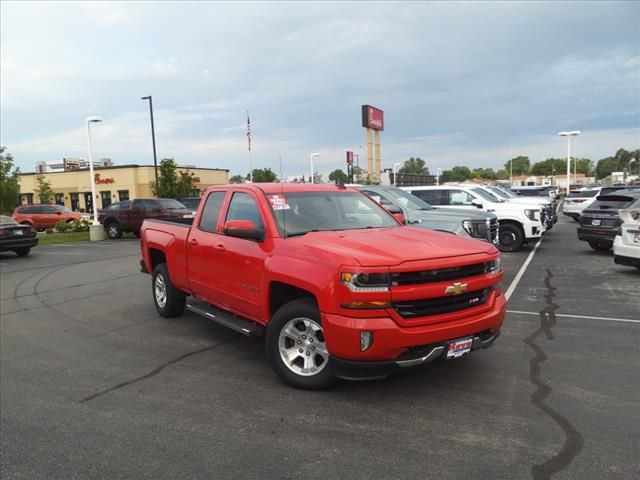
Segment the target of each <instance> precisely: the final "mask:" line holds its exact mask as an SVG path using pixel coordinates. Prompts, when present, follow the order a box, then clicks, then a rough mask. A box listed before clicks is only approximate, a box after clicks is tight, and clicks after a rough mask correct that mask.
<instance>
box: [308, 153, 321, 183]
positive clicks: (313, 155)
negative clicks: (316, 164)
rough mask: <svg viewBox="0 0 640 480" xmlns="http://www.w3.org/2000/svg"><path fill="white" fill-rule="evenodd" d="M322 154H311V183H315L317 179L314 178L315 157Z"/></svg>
mask: <svg viewBox="0 0 640 480" xmlns="http://www.w3.org/2000/svg"><path fill="white" fill-rule="evenodd" d="M319 156H320V154H319V153H312V154H311V156H310V160H311V183H315V181H314V180H315V179H314V178H313V177H314V176H315V175H314V174H313V157H319Z"/></svg>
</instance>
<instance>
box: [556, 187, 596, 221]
mask: <svg viewBox="0 0 640 480" xmlns="http://www.w3.org/2000/svg"><path fill="white" fill-rule="evenodd" d="M600 190H601V189H600V188H583V189H580V190H571V191H570V192H569V195H567V198H565V199H564V203H563V204H562V214H563V215H566V216H567V217H571V218H573V219H574V220H575V221H576V222H578V221H580V215H582V211H583V210H584V209H586V208H587V207H588V206H589V205H591V204H592V203H593V202H594V201H595V200H596V197H597V196H598V195H600Z"/></svg>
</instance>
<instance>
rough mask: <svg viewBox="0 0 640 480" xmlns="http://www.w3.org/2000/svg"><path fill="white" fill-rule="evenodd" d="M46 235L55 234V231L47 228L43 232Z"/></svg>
mask: <svg viewBox="0 0 640 480" xmlns="http://www.w3.org/2000/svg"><path fill="white" fill-rule="evenodd" d="M45 232H46V233H55V230H54V229H53V228H47V229H46V230H45Z"/></svg>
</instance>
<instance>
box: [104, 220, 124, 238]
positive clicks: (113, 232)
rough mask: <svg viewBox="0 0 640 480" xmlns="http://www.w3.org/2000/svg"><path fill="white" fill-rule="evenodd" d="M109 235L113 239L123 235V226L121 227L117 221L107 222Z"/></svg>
mask: <svg viewBox="0 0 640 480" xmlns="http://www.w3.org/2000/svg"><path fill="white" fill-rule="evenodd" d="M107 237H109V238H110V239H111V240H117V239H118V238H121V237H122V228H120V225H118V223H117V222H111V223H109V224H107Z"/></svg>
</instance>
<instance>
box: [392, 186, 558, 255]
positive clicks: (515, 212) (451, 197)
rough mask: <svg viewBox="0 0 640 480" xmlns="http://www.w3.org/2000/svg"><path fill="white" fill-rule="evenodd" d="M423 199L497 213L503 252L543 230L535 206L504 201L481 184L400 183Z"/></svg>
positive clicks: (442, 205) (540, 235) (542, 220)
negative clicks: (427, 184) (412, 185)
mask: <svg viewBox="0 0 640 480" xmlns="http://www.w3.org/2000/svg"><path fill="white" fill-rule="evenodd" d="M402 189H403V190H406V191H407V192H410V193H412V194H413V195H415V196H417V197H419V198H421V199H422V200H424V201H425V202H427V203H429V204H431V205H435V206H438V207H443V208H480V209H482V210H484V211H485V212H490V213H493V214H495V215H496V216H497V217H498V222H499V224H500V233H499V240H500V244H499V247H498V248H500V250H501V251H503V252H515V251H516V250H518V249H520V247H521V246H522V245H523V244H525V243H526V242H527V241H531V240H535V239H538V238H540V237H542V235H544V233H545V232H546V227H545V219H544V218H543V211H542V210H541V209H540V208H536V207H535V206H528V205H518V204H516V203H510V202H504V201H502V200H499V199H498V198H496V197H494V196H493V195H491V194H490V193H488V192H487V191H485V190H484V189H482V188H481V187H475V186H468V185H439V186H427V187H402Z"/></svg>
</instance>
